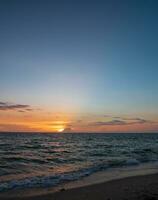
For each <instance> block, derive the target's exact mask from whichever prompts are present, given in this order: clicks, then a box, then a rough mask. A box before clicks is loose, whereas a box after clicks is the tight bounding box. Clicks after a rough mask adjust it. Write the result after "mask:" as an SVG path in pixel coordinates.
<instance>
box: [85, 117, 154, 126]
mask: <svg viewBox="0 0 158 200" xmlns="http://www.w3.org/2000/svg"><path fill="white" fill-rule="evenodd" d="M117 118H118V117H117ZM144 123H152V121H150V120H145V119H142V118H133V119H124V120H118V119H113V120H111V121H106V122H103V121H97V122H92V123H90V124H89V125H91V126H116V125H133V124H144Z"/></svg>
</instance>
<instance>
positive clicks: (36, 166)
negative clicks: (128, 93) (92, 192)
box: [0, 133, 158, 191]
mask: <svg viewBox="0 0 158 200" xmlns="http://www.w3.org/2000/svg"><path fill="white" fill-rule="evenodd" d="M156 161H158V134H99V133H96V134H88V133H87V134H83V133H81V134H79V133H78V134H77V133H75V134H46V133H45V134H44V133H43V134H42V133H41V134H40V133H32V134H29V133H0V191H7V190H11V189H18V188H36V187H52V186H56V185H59V184H61V183H63V182H67V181H71V180H77V179H80V178H81V177H84V176H88V175H90V174H92V173H94V172H97V171H101V170H106V169H109V168H116V167H124V166H131V165H141V164H144V163H152V162H156Z"/></svg>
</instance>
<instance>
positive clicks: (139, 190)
mask: <svg viewBox="0 0 158 200" xmlns="http://www.w3.org/2000/svg"><path fill="white" fill-rule="evenodd" d="M0 199H1V200H4V199H5V200H8V199H12V200H22V199H23V200H127V199H128V200H155V199H158V174H150V175H141V176H134V177H127V178H122V179H118V180H111V181H108V182H105V183H99V184H95V185H90V186H84V187H79V188H72V189H64V188H63V189H62V190H61V191H59V192H55V193H48V194H43V195H36V196H32V197H31V196H29V197H10V198H5V197H3V198H2V197H1V198H0Z"/></svg>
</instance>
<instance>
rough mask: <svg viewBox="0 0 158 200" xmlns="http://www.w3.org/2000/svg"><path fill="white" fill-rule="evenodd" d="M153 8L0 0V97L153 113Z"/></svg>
mask: <svg viewBox="0 0 158 200" xmlns="http://www.w3.org/2000/svg"><path fill="white" fill-rule="evenodd" d="M157 8H158V3H157V1H156V0H155V1H154V0H151V1H149V0H148V1H147V0H143V1H141V0H139V1H123V0H120V1H114V0H113V1H48V0H45V1H44V0H43V1H41V0H40V1H35V0H33V1H29V0H28V1H26V0H22V1H18V0H14V1H11V0H8V1H4V0H1V1H0V24H1V31H0V44H1V45H0V52H1V54H0V69H1V73H0V92H1V101H3V102H12V103H22V104H29V105H33V106H39V107H40V108H42V109H48V110H55V111H56V112H58V111H60V112H62V111H63V112H67V113H68V112H69V111H70V112H76V113H78V112H79V113H89V112H92V113H112V114H115V113H116V114H121V115H136V116H140V115H141V116H142V115H143V116H145V117H146V118H150V117H153V118H154V119H155V118H157V117H158V110H157V108H158V92H157V91H158V79H157V77H158V59H157V57H158V56H157V54H158V53H157V52H158V40H157V35H158V25H157V21H158V13H157Z"/></svg>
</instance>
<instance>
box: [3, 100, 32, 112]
mask: <svg viewBox="0 0 158 200" xmlns="http://www.w3.org/2000/svg"><path fill="white" fill-rule="evenodd" d="M9 110H13V111H18V112H25V111H26V112H27V111H33V110H34V109H33V108H31V106H30V105H26V104H14V103H8V102H0V111H9Z"/></svg>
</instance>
